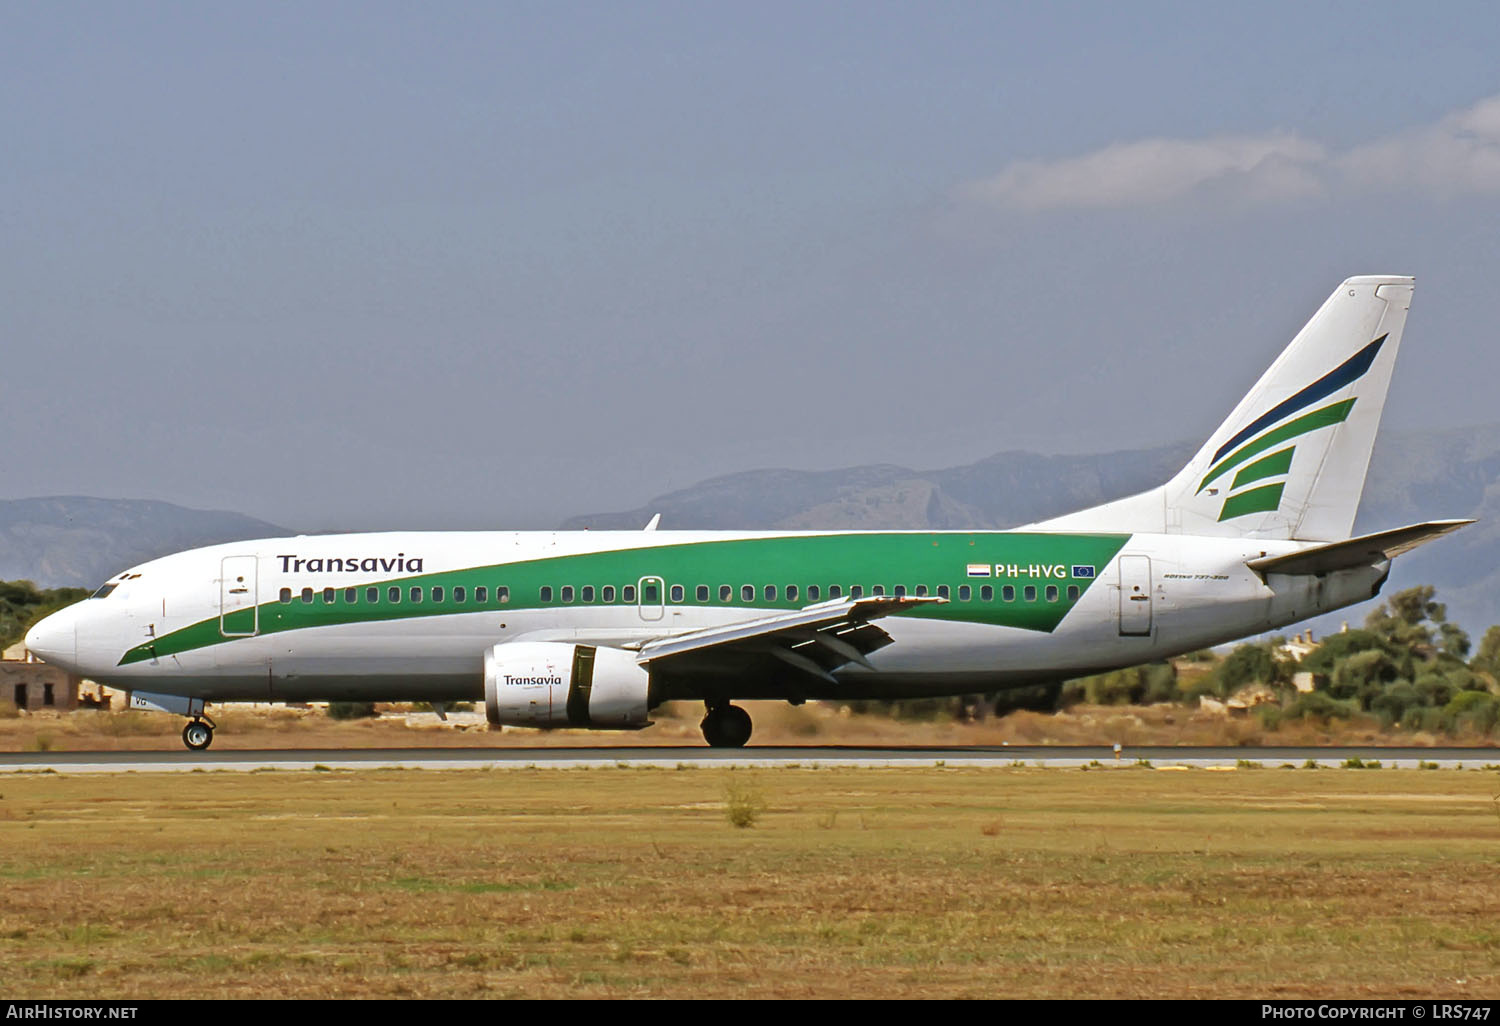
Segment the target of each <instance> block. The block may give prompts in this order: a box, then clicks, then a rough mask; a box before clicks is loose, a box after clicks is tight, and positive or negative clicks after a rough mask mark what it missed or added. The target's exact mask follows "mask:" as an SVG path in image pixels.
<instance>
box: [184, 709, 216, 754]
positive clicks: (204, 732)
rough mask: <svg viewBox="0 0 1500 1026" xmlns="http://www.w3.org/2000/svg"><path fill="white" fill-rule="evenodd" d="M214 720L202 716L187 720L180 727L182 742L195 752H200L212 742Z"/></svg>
mask: <svg viewBox="0 0 1500 1026" xmlns="http://www.w3.org/2000/svg"><path fill="white" fill-rule="evenodd" d="M214 726H215V724H214V721H213V720H211V719H209V718H208V717H206V716H204V717H201V718H199V719H195V720H189V721H188V724H187V726H185V727H183V728H182V743H183V744H185V745H187V746H188V747H189V748H191V749H192V750H193V751H195V752H201V751H203V750H204V749H205V748H207V747H208V746H209V745H211V744H213V743H214Z"/></svg>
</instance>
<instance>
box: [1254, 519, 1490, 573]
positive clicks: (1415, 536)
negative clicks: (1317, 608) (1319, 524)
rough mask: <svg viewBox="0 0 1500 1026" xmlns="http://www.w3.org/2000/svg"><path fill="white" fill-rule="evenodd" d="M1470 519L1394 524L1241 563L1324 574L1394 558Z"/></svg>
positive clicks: (1267, 569)
mask: <svg viewBox="0 0 1500 1026" xmlns="http://www.w3.org/2000/svg"><path fill="white" fill-rule="evenodd" d="M1473 522H1474V521H1472V520H1433V521H1431V522H1429V523H1425V524H1412V525H1410V526H1408V527H1397V528H1393V529H1392V530H1389V531H1380V532H1379V533H1377V534H1366V535H1361V536H1360V537H1358V538H1350V539H1348V540H1347V541H1337V542H1328V543H1327V544H1324V545H1317V546H1314V547H1312V548H1309V549H1302V550H1300V551H1298V552H1291V553H1287V554H1286V555H1281V556H1262V557H1260V558H1259V559H1247V560H1246V561H1245V565H1246V566H1248V567H1249V568H1250V569H1251V570H1254V571H1255V572H1256V573H1258V574H1326V573H1332V572H1333V571H1335V570H1350V569H1353V568H1355V567H1361V566H1372V565H1374V564H1375V563H1379V562H1381V561H1382V560H1387V559H1394V558H1395V557H1396V556H1399V555H1401V554H1402V553H1403V552H1410V551H1411V550H1412V549H1414V548H1416V547H1417V546H1418V545H1425V544H1427V543H1428V542H1430V541H1433V540H1434V539H1436V538H1441V537H1442V536H1443V535H1445V534H1452V533H1453V532H1454V531H1457V530H1458V529H1459V528H1460V527H1466V526H1468V525H1469V524H1472V523H1473Z"/></svg>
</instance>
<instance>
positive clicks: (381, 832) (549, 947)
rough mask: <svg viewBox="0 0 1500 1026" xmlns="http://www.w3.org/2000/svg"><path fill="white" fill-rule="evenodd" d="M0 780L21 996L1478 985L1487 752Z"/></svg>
mask: <svg viewBox="0 0 1500 1026" xmlns="http://www.w3.org/2000/svg"><path fill="white" fill-rule="evenodd" d="M734 772H735V771H719V770H707V769H697V770H683V771H672V770H643V769H608V770H572V771H564V770H497V771H490V772H469V771H445V772H422V771H405V772H401V771H365V772H358V773H347V772H332V773H284V772H280V773H275V772H273V773H255V774H237V773H201V774H197V773H194V774H173V775H170V776H166V775H162V776H154V775H146V774H120V775H117V776H87V777H85V776H66V775H44V774H28V775H11V776H5V777H3V778H0V888H3V890H0V894H3V895H4V897H3V901H0V991H3V992H5V993H7V994H12V995H26V996H28V997H58V998H61V997H67V998H85V997H116V998H137V997H177V998H181V997H189V996H207V997H214V996H225V997H239V996H262V997H320V998H327V997H342V996H355V995H360V996H423V997H467V996H480V995H514V996H546V997H564V996H566V997H615V996H632V995H650V996H675V997H704V996H709V997H734V996H750V997H771V996H777V997H794V996H841V997H844V996H859V997H872V998H873V997H918V996H924V997H950V996H975V997H998V996H1006V997H1055V996H1070V997H1101V998H1102V997H1159V996H1169V997H1189V998H1191V997H1252V996H1253V997H1299V996H1348V997H1373V996H1390V997H1403V996H1404V997H1415V996H1443V997H1470V998H1473V997H1489V998H1494V997H1496V996H1500V925H1497V924H1500V884H1497V883H1496V882H1495V880H1496V873H1495V870H1496V865H1497V862H1500V815H1497V812H1496V807H1497V805H1496V801H1495V793H1496V791H1497V790H1500V780H1497V777H1496V775H1495V774H1494V773H1492V772H1490V773H1487V772H1479V771H1472V770H1471V771H1458V770H1441V771H1435V772H1420V771H1415V770H1411V771H1397V770H1377V771H1369V770H1361V771H1353V770H1316V771H1313V770H1277V769H1274V768H1267V769H1263V770H1259V771H1255V772H1217V773H1214V772H1207V771H1195V770H1185V771H1178V772H1170V773H1168V772H1157V771H1153V770H1150V769H1145V768H1129V769H1123V770H1109V771H1103V772H1100V771H1092V772H1080V771H1078V770H1061V769H1054V770H1037V769H1025V768H1018V769H1007V770H988V771H984V770H968V769H923V770H806V769H801V770H796V769H786V770H773V771H766V772H762V773H760V774H758V775H757V777H756V779H755V784H754V786H755V789H756V791H757V793H758V795H759V797H760V798H761V800H762V801H763V802H764V810H763V812H762V813H761V815H760V817H759V819H758V821H757V823H756V827H755V829H753V830H739V829H735V828H734V827H733V826H731V825H730V824H729V823H728V822H727V821H726V816H725V811H726V795H727V794H728V793H729V785H730V783H731V781H732V780H734V779H735V778H734V776H733V773H734Z"/></svg>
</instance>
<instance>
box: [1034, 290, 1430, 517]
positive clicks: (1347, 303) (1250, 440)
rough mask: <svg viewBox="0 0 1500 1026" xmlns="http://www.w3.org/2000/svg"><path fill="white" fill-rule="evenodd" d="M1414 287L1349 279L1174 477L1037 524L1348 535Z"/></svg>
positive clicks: (1357, 505) (1362, 488)
mask: <svg viewBox="0 0 1500 1026" xmlns="http://www.w3.org/2000/svg"><path fill="white" fill-rule="evenodd" d="M1413 288H1414V285H1413V279H1411V278H1404V277H1395V276H1387V275H1378V276H1366V277H1360V278H1350V279H1349V280H1348V281H1346V282H1344V283H1343V284H1342V285H1340V286H1339V287H1338V288H1337V289H1336V290H1334V293H1333V295H1331V296H1329V297H1328V301H1327V302H1326V303H1324V304H1323V305H1322V307H1321V308H1319V310H1318V312H1317V313H1316V314H1314V315H1313V318H1312V320H1310V321H1308V322H1307V326H1306V327H1304V328H1303V329H1302V330H1301V331H1299V332H1298V333H1297V337H1296V338H1294V339H1292V344H1291V345H1289V346H1287V348H1286V350H1285V351H1284V352H1283V353H1282V354H1281V355H1280V356H1279V357H1277V358H1276V362H1275V363H1273V364H1271V369H1270V370H1268V371H1266V373H1265V374H1264V375H1262V376H1261V379H1260V380H1259V381H1258V382H1256V383H1255V387H1254V388H1252V389H1251V390H1250V393H1249V394H1248V395H1246V396H1245V398H1244V399H1242V400H1241V401H1240V404H1239V405H1238V406H1236V407H1235V408H1234V412H1233V413H1231V414H1230V415H1229V418H1228V419H1227V420H1225V421H1224V423H1223V424H1221V425H1219V429H1218V430H1217V431H1215V432H1214V433H1213V434H1212V435H1211V436H1209V439H1208V442H1207V443H1206V444H1205V445H1204V446H1203V448H1202V449H1200V450H1199V451H1198V454H1197V455H1196V456H1194V457H1193V459H1192V461H1191V462H1189V463H1188V465H1187V466H1186V467H1184V468H1183V469H1182V470H1181V471H1180V472H1179V473H1178V474H1177V476H1176V477H1174V478H1172V480H1171V481H1169V482H1167V484H1165V485H1163V486H1162V487H1161V488H1156V489H1153V490H1152V491H1149V492H1144V493H1142V494H1140V495H1135V496H1131V497H1130V498H1128V499H1120V500H1118V501H1116V502H1111V503H1106V504H1105V505H1103V506H1096V507H1094V508H1093V509H1090V510H1084V511H1082V512H1079V513H1071V514H1069V515H1067V516H1065V517H1059V518H1057V519H1056V520H1050V521H1046V522H1045V523H1042V524H1037V525H1033V526H1034V527H1036V528H1038V529H1043V530H1064V529H1065V530H1113V531H1125V530H1129V531H1149V532H1156V533H1167V534H1200V535H1217V536H1221V537H1248V538H1296V539H1307V540H1314V541H1333V540H1338V539H1343V538H1348V537H1349V536H1350V534H1351V532H1352V530H1353V527H1354V514H1355V512H1356V511H1357V509H1358V508H1359V497H1360V493H1361V492H1362V491H1363V490H1364V485H1365V472H1366V471H1367V470H1368V469H1369V466H1370V452H1371V450H1372V449H1373V448H1374V445H1375V430H1376V428H1377V427H1378V426H1379V424H1380V414H1381V411H1382V410H1383V409H1384V407H1385V395H1386V390H1387V388H1389V386H1390V383H1391V370H1392V368H1393V367H1394V366H1395V362H1396V350H1397V348H1398V347H1399V346H1400V344H1401V329H1402V328H1403V327H1404V326H1405V324H1406V312H1407V310H1408V309H1409V308H1410V306H1411V296H1412V290H1413Z"/></svg>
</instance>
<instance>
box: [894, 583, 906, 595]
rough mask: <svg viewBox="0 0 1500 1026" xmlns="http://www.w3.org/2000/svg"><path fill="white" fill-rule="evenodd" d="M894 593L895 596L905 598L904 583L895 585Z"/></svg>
mask: <svg viewBox="0 0 1500 1026" xmlns="http://www.w3.org/2000/svg"><path fill="white" fill-rule="evenodd" d="M895 595H896V597H897V598H906V585H904V584H898V585H896V590H895Z"/></svg>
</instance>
